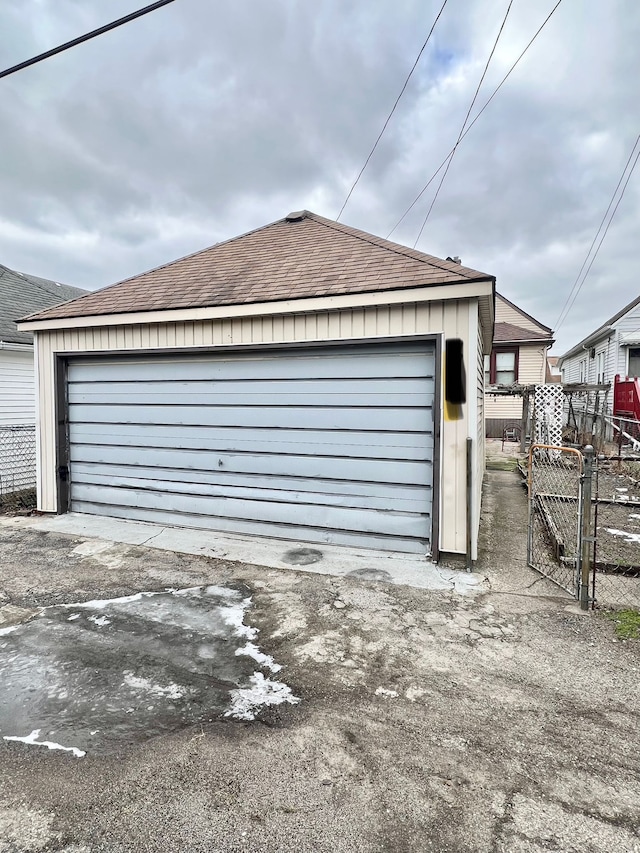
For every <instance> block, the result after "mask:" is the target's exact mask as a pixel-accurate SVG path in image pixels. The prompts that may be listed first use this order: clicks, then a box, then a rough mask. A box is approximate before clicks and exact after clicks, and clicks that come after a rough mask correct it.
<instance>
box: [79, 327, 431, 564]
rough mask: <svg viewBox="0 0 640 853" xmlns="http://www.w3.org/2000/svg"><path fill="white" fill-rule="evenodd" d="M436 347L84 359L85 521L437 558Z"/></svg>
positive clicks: (81, 386)
mask: <svg viewBox="0 0 640 853" xmlns="http://www.w3.org/2000/svg"><path fill="white" fill-rule="evenodd" d="M434 374H435V355H434V349H433V347H432V346H431V345H428V344H424V343H423V344H420V345H417V344H416V345H412V346H406V345H405V346H376V347H373V346H366V347H351V348H335V347H330V348H328V347H327V348H325V347H323V348H315V349H312V350H310V349H306V350H288V351H287V350H280V351H277V352H275V351H270V352H268V353H264V352H263V353H260V354H257V353H255V352H254V353H244V354H241V355H240V354H235V353H233V354H224V355H210V354H206V355H204V354H201V355H198V356H187V355H177V356H171V357H164V356H140V357H134V358H125V357H102V358H99V359H98V358H91V359H89V358H87V359H82V360H80V359H77V360H73V361H72V362H70V364H69V370H68V382H69V386H68V400H69V444H70V480H71V509H72V510H73V511H75V512H83V513H93V514H98V515H108V516H115V517H118V518H128V519H137V520H141V521H152V522H159V523H161V524H167V525H174V526H184V527H201V528H207V529H211V530H221V531H231V532H236V533H250V534H259V535H264V536H272V537H278V538H283V539H292V540H296V541H306V542H327V543H335V544H341V545H360V546H363V547H368V548H382V549H386V550H400V551H408V552H414V553H425V551H426V552H429V551H430V536H431V509H432V473H433V448H434V441H433V402H434V387H435V380H434Z"/></svg>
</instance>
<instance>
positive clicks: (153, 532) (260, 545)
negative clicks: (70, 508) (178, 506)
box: [16, 513, 482, 595]
mask: <svg viewBox="0 0 640 853" xmlns="http://www.w3.org/2000/svg"><path fill="white" fill-rule="evenodd" d="M16 522H17V523H18V524H26V523H28V525H29V526H32V527H33V528H34V529H35V530H42V531H46V532H50V533H62V534H68V535H72V536H82V537H86V539H87V541H86V542H83V543H82V544H81V545H79V546H78V547H77V548H76V551H75V553H77V554H80V555H82V556H91V555H92V554H97V553H100V552H101V551H104V550H106V549H107V548H109V547H111V545H112V544H113V543H114V542H120V543H125V544H128V545H144V546H147V547H150V548H160V549H162V550H164V551H175V552H177V553H179V554H193V555H196V556H200V557H212V558H216V559H225V560H232V561H236V562H240V563H249V564H253V565H258V566H266V567H268V568H274V569H295V570H296V571H304V572H313V573H315V574H323V575H334V576H336V577H349V578H355V579H361V580H366V581H380V582H383V583H391V584H400V585H403V586H411V587H414V588H416V589H429V590H443V591H454V592H457V593H459V594H462V595H464V594H468V593H473V592H479V591H481V589H482V578H481V577H480V576H479V575H473V574H470V573H468V572H465V571H457V570H454V569H448V568H445V567H442V566H438V565H436V564H435V563H433V562H431V560H429V559H428V558H427V557H420V556H416V555H414V554H399V553H393V552H382V551H373V550H369V549H365V548H347V547H342V546H338V545H324V544H317V543H305V542H285V541H283V540H281V539H266V538H262V537H251V536H241V535H231V534H227V533H216V532H212V531H208V530H195V529H187V528H181V527H164V526H162V525H159V524H148V523H146V522H139V521H125V520H123V519H119V518H108V517H105V516H95V515H83V514H81V513H67V514H65V515H57V516H51V517H49V518H44V519H43V518H38V519H36V520H34V519H28V520H27V519H19V520H18V519H17V520H16Z"/></svg>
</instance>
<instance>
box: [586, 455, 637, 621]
mask: <svg viewBox="0 0 640 853" xmlns="http://www.w3.org/2000/svg"><path fill="white" fill-rule="evenodd" d="M591 525H592V529H593V533H594V546H593V567H594V574H593V591H592V597H593V600H594V603H595V604H596V605H598V606H600V607H615V608H640V460H638V461H633V460H625V459H613V460H612V459H599V460H598V462H597V467H596V470H595V472H594V482H593V506H592V518H591Z"/></svg>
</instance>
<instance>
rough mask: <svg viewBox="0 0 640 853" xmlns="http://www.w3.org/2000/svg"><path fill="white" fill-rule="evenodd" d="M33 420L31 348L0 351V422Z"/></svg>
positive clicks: (19, 422) (15, 424) (21, 422)
mask: <svg viewBox="0 0 640 853" xmlns="http://www.w3.org/2000/svg"><path fill="white" fill-rule="evenodd" d="M35 420H36V412H35V378H34V370H33V351H26V352H16V351H13V350H0V425H2V426H19V425H22V424H33V423H35Z"/></svg>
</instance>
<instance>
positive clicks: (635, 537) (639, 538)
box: [605, 527, 640, 544]
mask: <svg viewBox="0 0 640 853" xmlns="http://www.w3.org/2000/svg"><path fill="white" fill-rule="evenodd" d="M605 530H606V531H607V533H610V534H611V535H612V536H624V537H625V542H637V543H638V544H640V533H629V532H628V531H627V530H616V529H615V527H605Z"/></svg>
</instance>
